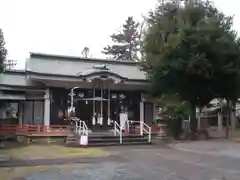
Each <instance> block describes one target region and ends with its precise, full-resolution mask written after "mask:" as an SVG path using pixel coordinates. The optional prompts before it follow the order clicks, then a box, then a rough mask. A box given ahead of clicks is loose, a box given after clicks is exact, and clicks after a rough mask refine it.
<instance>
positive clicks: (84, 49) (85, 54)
mask: <svg viewBox="0 0 240 180" xmlns="http://www.w3.org/2000/svg"><path fill="white" fill-rule="evenodd" d="M89 52H90V48H89V47H87V46H85V47H84V48H83V50H82V52H81V54H82V55H83V57H85V58H88V57H89Z"/></svg>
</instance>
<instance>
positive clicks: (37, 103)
mask: <svg viewBox="0 0 240 180" xmlns="http://www.w3.org/2000/svg"><path fill="white" fill-rule="evenodd" d="M71 89H72V91H71ZM148 91H149V83H148V81H147V80H146V75H145V72H143V71H141V70H140V68H139V66H138V64H137V63H136V62H132V61H114V60H106V59H88V58H79V57H71V56H60V55H50V54H40V53H31V54H30V58H28V59H27V61H26V68H25V70H24V71H6V72H4V73H2V74H1V76H0V101H1V107H0V112H1V113H0V118H1V122H2V123H8V124H9V123H11V124H12V123H15V124H42V125H46V126H47V125H58V124H64V123H66V121H65V120H64V119H66V110H67V109H68V107H69V106H71V93H73V97H74V99H73V103H74V107H75V111H76V116H77V117H79V118H80V119H81V120H84V121H85V122H86V124H87V126H88V127H89V128H90V129H94V128H97V127H99V125H100V126H101V128H104V129H108V128H109V127H111V126H112V124H113V122H114V121H118V122H119V123H120V119H121V116H123V115H125V116H126V118H127V119H128V120H133V121H145V123H147V124H151V123H152V121H153V120H154V119H155V105H154V103H153V101H152V99H151V97H149V95H147V94H148Z"/></svg>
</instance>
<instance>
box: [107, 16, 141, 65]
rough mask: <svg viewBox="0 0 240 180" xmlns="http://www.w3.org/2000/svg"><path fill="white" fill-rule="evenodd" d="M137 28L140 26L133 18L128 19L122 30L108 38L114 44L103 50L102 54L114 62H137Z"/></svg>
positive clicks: (138, 43)
mask: <svg viewBox="0 0 240 180" xmlns="http://www.w3.org/2000/svg"><path fill="white" fill-rule="evenodd" d="M139 27H140V24H139V23H138V22H136V21H134V20H133V17H128V19H127V20H126V22H125V24H123V28H122V30H121V31H120V32H119V33H118V34H113V35H111V36H110V37H111V39H112V41H113V42H114V44H113V45H111V46H110V45H108V46H107V47H105V48H103V53H104V54H106V55H110V56H111V57H112V58H113V59H115V60H130V61H135V60H138V52H139V50H140V43H141V42H140V33H139Z"/></svg>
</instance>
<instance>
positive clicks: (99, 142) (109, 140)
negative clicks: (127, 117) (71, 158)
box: [66, 135, 149, 146]
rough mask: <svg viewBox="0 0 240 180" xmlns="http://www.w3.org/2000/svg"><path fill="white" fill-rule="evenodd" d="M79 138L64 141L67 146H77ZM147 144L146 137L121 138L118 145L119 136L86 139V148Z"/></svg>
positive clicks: (69, 138)
mask: <svg viewBox="0 0 240 180" xmlns="http://www.w3.org/2000/svg"><path fill="white" fill-rule="evenodd" d="M78 141H79V137H78V136H75V137H68V138H67V140H66V145H67V146H79V145H78V144H79V143H78ZM137 144H143V145H144V144H149V142H148V136H139V135H135V136H123V143H122V144H120V139H119V136H95V137H91V136H90V137H89V138H88V146H113V145H137Z"/></svg>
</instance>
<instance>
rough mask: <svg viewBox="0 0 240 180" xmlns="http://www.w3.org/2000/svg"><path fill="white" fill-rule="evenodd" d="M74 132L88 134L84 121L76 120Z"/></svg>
mask: <svg viewBox="0 0 240 180" xmlns="http://www.w3.org/2000/svg"><path fill="white" fill-rule="evenodd" d="M76 133H77V134H79V135H84V136H88V127H87V125H86V123H85V121H82V120H78V121H76Z"/></svg>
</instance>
